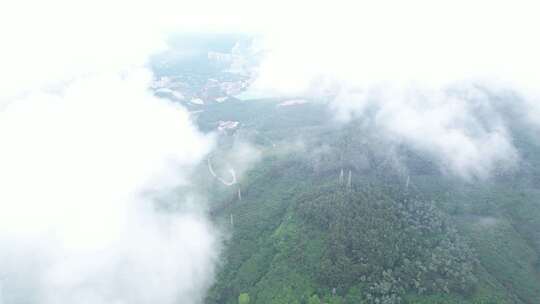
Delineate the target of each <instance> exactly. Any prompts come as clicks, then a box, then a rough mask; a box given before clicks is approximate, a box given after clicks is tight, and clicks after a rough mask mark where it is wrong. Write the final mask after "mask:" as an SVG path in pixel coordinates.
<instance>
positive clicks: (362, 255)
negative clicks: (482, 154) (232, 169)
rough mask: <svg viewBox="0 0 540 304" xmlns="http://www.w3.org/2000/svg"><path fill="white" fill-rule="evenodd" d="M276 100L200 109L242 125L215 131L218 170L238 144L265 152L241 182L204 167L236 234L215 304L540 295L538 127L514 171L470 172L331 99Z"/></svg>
mask: <svg viewBox="0 0 540 304" xmlns="http://www.w3.org/2000/svg"><path fill="white" fill-rule="evenodd" d="M279 102H281V100H257V101H238V100H237V101H230V102H228V103H225V104H213V105H205V106H204V111H203V112H202V113H200V114H198V116H197V118H196V121H197V123H198V124H199V126H200V128H201V129H203V130H207V131H211V130H214V129H215V128H216V126H217V124H218V122H219V121H220V120H231V121H239V123H240V125H239V127H238V128H236V129H234V130H232V131H229V132H222V133H220V135H219V136H220V138H219V147H218V149H217V150H216V151H215V152H214V153H213V155H212V161H213V162H214V163H215V164H216V165H215V166H216V167H219V163H220V158H221V159H222V160H221V163H223V164H224V163H226V162H227V157H229V158H230V154H231V153H232V152H234V151H235V147H237V146H238V145H240V144H245V143H249V144H250V145H252V146H253V147H255V149H257V150H258V151H261V155H260V159H259V160H258V161H257V162H255V163H254V164H252V165H251V166H250V168H249V169H248V170H247V171H246V172H245V173H244V174H243V175H242V176H241V177H240V179H239V182H238V183H237V184H235V185H233V186H227V185H223V184H222V183H221V182H220V181H219V180H217V179H215V178H214V177H213V176H212V175H211V174H209V173H208V170H205V168H203V167H201V170H200V171H199V174H198V175H197V178H198V179H199V184H200V185H201V187H205V189H204V190H205V191H208V192H209V193H211V194H212V195H210V197H209V201H210V204H209V205H210V207H209V208H210V210H209V212H210V213H211V215H212V217H213V218H214V220H215V221H216V222H217V223H218V225H219V226H220V227H221V228H223V230H224V231H227V233H226V235H225V236H224V238H225V243H224V253H223V263H221V265H220V267H219V271H218V275H217V279H216V282H215V284H214V285H213V287H212V288H211V290H210V293H209V295H208V296H207V298H206V303H208V304H210V303H212V304H214V303H215V304H217V303H231V304H232V303H310V304H311V303H351V304H352V303H381V304H382V303H385V304H390V303H537V301H538V299H540V274H539V270H540V266H539V265H540V264H539V258H538V257H539V252H540V238H539V235H538V231H540V216H539V215H540V206H539V205H538V195H539V194H540V192H539V189H538V186H539V184H538V182H537V181H538V178H537V176H538V172H537V171H536V169H535V168H536V166H535V164H536V163H537V162H538V161H539V160H538V158H537V155H538V151H540V150H539V147H537V146H534V145H531V144H530V142H532V141H530V140H528V139H527V136H531V135H530V134H526V133H518V138H519V139H520V140H518V141H517V144H518V147H519V149H521V150H520V153H521V155H522V157H523V161H522V162H521V163H520V165H519V168H518V169H517V170H514V171H512V172H502V171H501V172H500V173H497V174H496V176H494V177H493V178H490V179H488V180H464V179H461V178H458V177H455V176H451V175H448V174H444V173H441V170H440V168H439V166H438V165H437V164H436V163H435V161H434V160H433V159H431V158H429V157H427V156H425V155H421V154H419V153H418V152H417V151H415V150H413V149H411V148H409V147H407V146H406V145H400V144H396V143H392V142H389V141H388V140H387V139H385V137H384V136H383V135H382V134H380V132H377V131H376V130H373V129H370V128H369V127H367V126H366V125H365V124H363V123H362V122H361V121H351V122H348V123H336V122H334V121H332V119H329V116H328V115H330V114H329V113H328V111H327V107H326V106H325V105H324V103H320V102H310V103H305V104H302V105H295V106H290V107H280V106H277V104H279ZM518 131H519V130H518ZM527 143H528V144H527ZM216 170H217V169H216ZM222 172H225V171H222ZM240 193H241V194H240Z"/></svg>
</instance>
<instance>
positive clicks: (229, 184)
mask: <svg viewBox="0 0 540 304" xmlns="http://www.w3.org/2000/svg"><path fill="white" fill-rule="evenodd" d="M206 162H207V164H208V171H210V174H212V176H213V177H215V178H216V179H217V180H219V181H220V182H221V183H222V184H224V185H225V186H232V185H234V184H236V182H237V180H236V172H235V171H234V169H233V168H230V167H229V173H230V174H231V181H226V180H224V179H223V178H221V177H219V176H218V175H217V174H216V172H214V168H212V163H211V162H210V158H207V159H206Z"/></svg>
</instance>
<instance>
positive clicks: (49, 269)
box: [0, 1, 219, 304]
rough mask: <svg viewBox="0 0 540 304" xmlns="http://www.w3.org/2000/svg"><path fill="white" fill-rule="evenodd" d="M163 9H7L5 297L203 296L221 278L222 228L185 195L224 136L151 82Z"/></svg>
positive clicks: (0, 242)
mask: <svg viewBox="0 0 540 304" xmlns="http://www.w3.org/2000/svg"><path fill="white" fill-rule="evenodd" d="M128 4H129V5H128ZM160 5H164V6H166V5H167V3H166V2H163V3H152V4H147V5H143V6H139V5H138V4H134V3H131V2H129V3H128V2H124V3H122V2H109V1H97V2H95V1H93V2H91V3H90V2H88V3H75V2H72V1H48V2H42V1H18V2H13V3H11V4H10V5H9V6H8V7H6V8H2V10H1V13H0V20H1V21H0V23H1V24H0V37H2V38H0V39H1V40H2V52H1V55H0V66H2V69H0V81H1V83H2V85H1V87H0V147H1V148H0V297H1V298H0V302H2V303H55V304H56V303H74V302H76V303H92V304H99V303H103V304H105V303H107V304H108V303H150V302H156V303H199V302H200V301H201V299H202V297H203V296H204V292H205V290H206V288H207V287H208V286H209V284H210V283H211V282H212V277H213V269H214V264H215V260H216V257H217V254H218V249H219V248H218V247H219V246H218V241H217V237H218V236H217V233H216V231H214V229H213V227H212V225H211V224H210V223H209V222H208V220H207V219H206V217H205V215H204V213H203V212H202V210H201V209H202V208H199V207H197V203H196V202H191V203H188V202H185V203H182V202H183V200H188V198H186V197H180V198H179V197H177V196H175V195H174V191H173V190H174V187H176V186H178V185H189V182H190V181H189V174H190V170H191V169H192V168H193V167H194V166H195V165H196V164H197V163H198V162H200V161H201V160H202V159H203V158H204V156H205V155H206V154H207V153H208V152H209V150H210V149H211V147H212V138H211V137H207V136H203V135H202V134H200V133H199V132H198V131H197V130H196V129H195V128H194V126H193V125H192V123H191V121H190V118H189V114H188V113H187V111H185V110H184V109H183V108H181V107H179V106H178V105H175V104H172V103H171V102H169V101H166V100H162V99H158V98H156V97H154V96H153V94H152V93H151V92H150V91H149V90H148V88H149V86H150V82H151V80H152V74H151V72H150V71H148V70H147V69H146V68H145V63H146V60H147V59H148V58H149V56H150V55H151V54H152V53H154V52H156V51H159V50H161V49H162V47H163V44H162V42H161V41H162V40H161V39H162V37H163V36H164V34H165V33H166V30H167V28H168V27H169V26H170V25H173V24H174V18H169V17H172V15H171V14H166V13H165V14H158V13H157V12H158V9H162V8H160ZM164 197H165V198H170V200H171V202H175V203H177V204H184V207H183V208H180V210H182V211H181V212H180V211H179V212H176V213H166V212H164V211H162V210H160V209H159V208H157V207H156V204H155V201H156V200H157V198H159V199H160V200H163V198H164Z"/></svg>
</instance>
